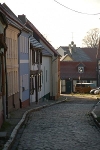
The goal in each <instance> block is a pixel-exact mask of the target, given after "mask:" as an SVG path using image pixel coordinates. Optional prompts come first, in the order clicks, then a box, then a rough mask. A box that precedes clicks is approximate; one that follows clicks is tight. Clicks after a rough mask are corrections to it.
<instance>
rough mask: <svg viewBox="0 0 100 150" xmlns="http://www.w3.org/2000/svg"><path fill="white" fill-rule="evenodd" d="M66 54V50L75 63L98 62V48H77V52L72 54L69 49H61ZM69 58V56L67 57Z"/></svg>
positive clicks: (73, 51) (74, 51)
mask: <svg viewBox="0 0 100 150" xmlns="http://www.w3.org/2000/svg"><path fill="white" fill-rule="evenodd" d="M61 48H62V49H63V50H64V52H65V50H66V52H67V54H68V55H69V56H70V57H71V58H72V59H73V61H74V62H75V61H91V62H92V61H96V54H97V49H96V48H80V47H76V48H75V50H72V51H71V52H70V50H69V48H68V47H63V46H62V47H61ZM66 56H67V55H66Z"/></svg>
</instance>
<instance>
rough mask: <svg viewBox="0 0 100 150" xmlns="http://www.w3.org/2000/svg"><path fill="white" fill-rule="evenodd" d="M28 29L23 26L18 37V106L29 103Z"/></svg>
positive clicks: (24, 105)
mask: <svg viewBox="0 0 100 150" xmlns="http://www.w3.org/2000/svg"><path fill="white" fill-rule="evenodd" d="M31 34H32V33H31V32H30V30H29V29H26V28H23V29H22V31H21V34H20V35H19V37H18V60H19V62H18V64H19V101H20V107H21V108H22V107H26V106H29V105H30V84H29V82H30V80H29V79H30V61H29V52H30V44H29V37H30V36H31Z"/></svg>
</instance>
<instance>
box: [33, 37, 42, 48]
mask: <svg viewBox="0 0 100 150" xmlns="http://www.w3.org/2000/svg"><path fill="white" fill-rule="evenodd" d="M30 43H31V44H32V47H33V48H38V49H44V47H43V46H42V44H41V43H39V42H38V41H37V40H36V39H35V38H34V37H30Z"/></svg>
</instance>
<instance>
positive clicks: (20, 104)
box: [18, 30, 22, 108]
mask: <svg viewBox="0 0 100 150" xmlns="http://www.w3.org/2000/svg"><path fill="white" fill-rule="evenodd" d="M21 33H22V30H20V33H19V34H18V38H19V36H20V35H21ZM18 42H19V39H18ZM19 53H20V51H19V44H18V66H20V65H19V64H20V59H19ZM18 73H19V74H18V76H19V96H20V69H19V67H18ZM19 102H20V108H22V103H21V99H20V97H19Z"/></svg>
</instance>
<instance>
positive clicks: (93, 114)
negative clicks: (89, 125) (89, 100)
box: [91, 101, 100, 127]
mask: <svg viewBox="0 0 100 150" xmlns="http://www.w3.org/2000/svg"><path fill="white" fill-rule="evenodd" d="M98 105H100V101H99V102H98V103H97V104H96V105H95V107H94V109H93V110H92V111H91V115H92V117H93V119H94V121H95V122H96V124H97V125H98V126H99V127H100V123H99V122H98V120H97V115H96V114H95V112H94V111H95V110H96V108H97V106H98Z"/></svg>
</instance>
